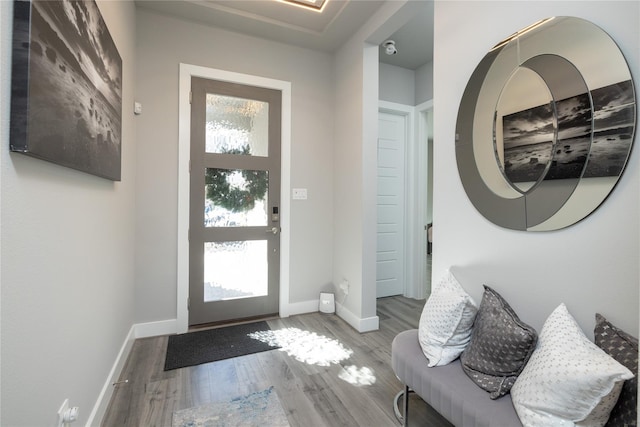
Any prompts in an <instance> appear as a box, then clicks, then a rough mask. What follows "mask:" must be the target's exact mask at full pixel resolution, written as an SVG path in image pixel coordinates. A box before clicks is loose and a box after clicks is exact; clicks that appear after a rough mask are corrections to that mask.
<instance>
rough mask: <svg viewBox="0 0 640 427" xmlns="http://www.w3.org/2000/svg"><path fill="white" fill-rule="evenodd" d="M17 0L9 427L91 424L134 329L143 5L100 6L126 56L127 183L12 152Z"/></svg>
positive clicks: (5, 354)
mask: <svg viewBox="0 0 640 427" xmlns="http://www.w3.org/2000/svg"><path fill="white" fill-rule="evenodd" d="M12 4H13V2H8V1H3V2H0V20H1V25H0V28H1V30H0V31H1V33H0V40H2V45H1V51H0V55H1V56H0V58H1V62H0V84H1V88H2V89H1V91H0V93H1V95H0V103H1V107H2V109H1V111H2V113H1V123H2V125H1V126H0V157H1V161H0V164H1V166H0V178H1V183H2V186H1V191H0V194H1V195H2V198H1V210H2V219H1V221H2V249H1V258H0V261H1V269H2V285H1V286H2V288H1V294H2V318H1V322H0V323H1V327H2V330H1V336H2V353H1V354H2V356H1V359H2V365H1V375H2V381H1V384H2V385H1V396H2V417H1V419H0V424H1V425H3V426H53V425H55V422H56V419H57V418H56V417H57V411H58V409H59V407H60V405H61V404H62V402H63V400H64V399H65V398H69V399H70V404H71V405H73V406H79V407H80V420H79V422H77V423H76V424H77V425H84V424H85V423H86V422H87V420H88V418H89V415H90V413H91V411H92V409H93V406H94V404H95V403H96V401H97V399H98V395H99V393H100V391H101V389H102V387H103V385H104V384H105V381H106V379H107V378H108V374H109V371H110V370H111V367H112V366H113V364H114V361H115V360H116V357H117V355H118V352H119V350H120V348H121V347H122V344H123V342H124V340H125V337H126V336H127V334H128V332H129V330H130V328H131V326H132V324H133V318H134V315H133V310H134V302H133V298H134V292H133V289H134V261H133V260H134V258H135V253H134V209H135V194H134V190H135V179H136V170H135V155H136V154H135V153H136V147H135V144H136V142H135V122H134V118H133V113H132V104H133V90H134V86H135V82H134V69H135V62H136V55H135V43H134V38H135V31H134V25H135V9H134V5H133V3H132V2H110V1H99V2H98V6H99V8H100V10H101V11H102V15H103V18H104V20H105V22H106V23H107V26H108V27H109V31H110V32H111V35H112V37H113V39H114V41H115V44H116V46H117V48H118V50H119V52H120V55H121V57H122V62H123V122H122V182H112V181H108V180H105V179H102V178H98V177H95V176H92V175H87V174H85V173H81V172H77V171H74V170H71V169H68V168H64V167H61V166H57V165H54V164H52V163H48V162H44V161H41V160H37V159H34V158H29V157H25V156H22V155H20V154H10V153H9V152H8V147H9V102H10V96H9V88H10V76H11V51H10V46H11V44H10V40H11V34H12V32H11V29H12V10H13V8H12Z"/></svg>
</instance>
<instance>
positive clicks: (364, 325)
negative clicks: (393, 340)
mask: <svg viewBox="0 0 640 427" xmlns="http://www.w3.org/2000/svg"><path fill="white" fill-rule="evenodd" d="M336 314H337V315H338V317H340V318H341V319H342V320H344V321H345V322H347V323H348V324H349V325H351V326H352V327H353V328H354V329H355V330H356V331H358V332H360V333H363V332H369V331H377V330H378V329H379V327H380V319H379V318H378V316H373V317H367V318H365V319H361V318H359V317H358V316H356V315H355V314H353V313H352V312H351V311H349V310H348V309H347V308H346V307H345V306H344V305H342V304H340V303H339V302H336Z"/></svg>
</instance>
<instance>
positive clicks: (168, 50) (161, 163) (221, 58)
mask: <svg viewBox="0 0 640 427" xmlns="http://www.w3.org/2000/svg"><path fill="white" fill-rule="evenodd" d="M136 24H137V31H138V33H137V51H138V55H139V56H138V69H137V80H136V83H137V86H136V97H137V100H138V101H140V102H142V104H143V106H144V113H143V114H142V115H141V116H139V117H138V118H137V120H138V127H137V131H138V132H137V138H138V146H137V149H138V162H137V173H138V180H137V186H136V195H137V198H136V202H137V214H136V322H138V323H140V322H151V321H158V320H166V319H174V318H175V317H176V268H177V264H176V260H177V254H176V230H177V228H176V223H177V191H178V190H177V166H178V163H177V162H178V151H177V147H178V74H179V64H180V63H186V64H191V65H198V66H203V67H209V68H215V69H221V70H227V71H234V72H238V73H243V74H250V75H255V76H260V77H267V78H273V79H277V80H284V81H290V82H291V83H292V111H293V112H292V122H293V124H292V137H291V145H292V148H291V158H292V160H291V183H292V186H293V187H294V188H307V190H308V199H307V200H306V201H298V200H293V201H292V202H291V210H292V211H291V212H290V213H289V212H286V213H284V212H283V215H289V214H290V215H291V260H290V265H289V269H290V278H291V281H290V283H291V287H290V297H289V301H290V302H291V303H296V302H305V301H310V300H314V299H316V300H317V298H318V296H319V293H320V291H321V290H323V289H326V288H327V287H329V286H328V285H329V284H330V283H331V271H332V255H331V247H332V241H333V216H332V210H333V199H332V186H333V173H332V170H333V149H334V148H333V144H332V143H331V141H332V140H333V126H334V122H333V121H334V117H333V113H332V107H333V81H332V70H331V64H332V58H331V56H330V55H328V54H326V53H321V52H316V51H311V50H307V49H302V48H298V47H293V46H288V45H285V44H281V43H275V42H270V41H267V40H263V39H257V38H254V37H249V36H245V35H241V34H237V33H232V32H229V31H224V30H220V29H216V28H211V27H207V26H204V25H199V24H194V23H190V22H186V21H182V20H179V19H174V18H170V17H167V16H164V15H161V14H157V13H155V12H150V11H147V10H144V9H139V10H138V13H137V22H136ZM158 28H162V29H163V30H162V31H158ZM338 149H341V148H338ZM282 197H290V194H287V193H283V194H282ZM329 288H330V287H329Z"/></svg>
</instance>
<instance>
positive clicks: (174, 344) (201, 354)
mask: <svg viewBox="0 0 640 427" xmlns="http://www.w3.org/2000/svg"><path fill="white" fill-rule="evenodd" d="M269 330H271V329H270V328H269V325H267V322H265V321H262V322H255V323H247V324H244V325H234V326H227V327H224V328H218V329H207V330H204V331H198V332H187V333H186V334H180V335H171V336H169V343H168V345H167V356H166V359H165V363H164V370H165V371H169V370H172V369H178V368H185V367H187V366H194V365H200V364H202V363H209V362H215V361H217V360H223V359H229V358H231V357H238V356H244V355H246V354H253V353H260V352H262V351H267V350H273V349H276V348H280V347H279V346H277V345H275V344H273V343H271V344H269V343H266V342H263V341H260V340H258V339H254V338H251V337H249V334H254V333H256V332H264V331H269Z"/></svg>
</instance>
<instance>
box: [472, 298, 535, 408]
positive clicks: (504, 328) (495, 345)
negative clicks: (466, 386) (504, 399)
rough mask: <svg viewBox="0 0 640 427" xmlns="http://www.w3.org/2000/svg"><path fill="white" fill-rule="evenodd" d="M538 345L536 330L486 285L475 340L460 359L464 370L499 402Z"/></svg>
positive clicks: (474, 331)
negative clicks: (498, 399)
mask: <svg viewBox="0 0 640 427" xmlns="http://www.w3.org/2000/svg"><path fill="white" fill-rule="evenodd" d="M537 342H538V334H537V333H536V331H535V329H533V328H532V327H531V326H529V325H527V324H526V323H524V322H522V321H520V318H518V316H517V315H516V313H515V312H514V311H513V309H512V308H511V306H509V304H508V303H507V302H506V301H505V300H504V299H503V298H502V297H501V296H500V295H499V294H498V293H497V292H496V291H494V290H493V289H491V288H490V287H489V286H486V285H485V287H484V294H483V295H482V302H481V303H480V308H479V309H478V314H477V315H476V320H475V323H474V324H473V332H472V334H471V341H470V342H469V345H468V346H467V348H466V349H465V350H464V352H463V353H462V356H460V361H461V362H462V368H463V369H464V371H465V372H466V374H467V375H468V376H469V378H471V380H472V381H473V382H475V383H476V384H477V385H478V386H480V387H481V388H483V389H484V390H486V391H488V392H490V393H491V394H490V397H491V399H497V398H499V397H501V396H504V395H505V394H507V393H509V390H511V387H512V386H513V384H514V383H515V382H516V378H518V375H520V372H522V369H524V366H525V365H526V364H527V362H528V361H529V358H530V357H531V354H532V353H533V351H534V350H535V348H536V343H537Z"/></svg>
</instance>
